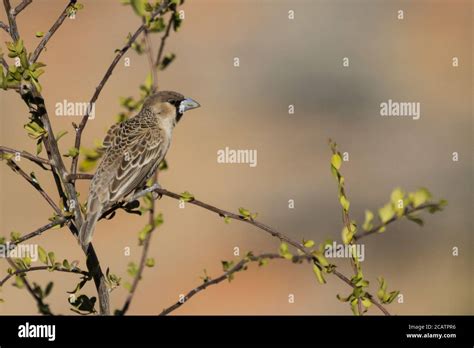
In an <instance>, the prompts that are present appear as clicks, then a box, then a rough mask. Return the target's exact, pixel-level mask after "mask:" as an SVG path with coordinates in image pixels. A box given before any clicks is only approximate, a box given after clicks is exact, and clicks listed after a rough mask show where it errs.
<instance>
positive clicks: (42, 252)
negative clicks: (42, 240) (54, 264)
mask: <svg viewBox="0 0 474 348" xmlns="http://www.w3.org/2000/svg"><path fill="white" fill-rule="evenodd" d="M38 257H39V259H40V261H41V262H42V263H44V264H45V265H47V264H48V254H47V253H46V251H45V250H44V249H43V248H42V247H40V246H38Z"/></svg>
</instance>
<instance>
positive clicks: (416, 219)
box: [406, 214, 424, 226]
mask: <svg viewBox="0 0 474 348" xmlns="http://www.w3.org/2000/svg"><path fill="white" fill-rule="evenodd" d="M406 217H407V219H408V220H410V221H412V222H414V223H416V224H417V225H418V226H423V224H424V221H423V219H422V218H420V217H418V216H415V215H413V214H409V215H407V216H406Z"/></svg>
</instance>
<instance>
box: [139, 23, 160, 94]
mask: <svg viewBox="0 0 474 348" xmlns="http://www.w3.org/2000/svg"><path fill="white" fill-rule="evenodd" d="M143 36H144V37H145V42H146V46H147V56H148V64H149V65H150V71H151V76H152V86H151V90H152V93H154V92H155V91H156V90H157V88H158V74H157V73H156V69H155V64H154V62H153V47H152V45H151V40H150V36H149V35H148V29H145V31H144V32H143Z"/></svg>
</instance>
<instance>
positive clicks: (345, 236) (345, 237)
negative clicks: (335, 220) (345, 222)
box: [341, 223, 357, 244]
mask: <svg viewBox="0 0 474 348" xmlns="http://www.w3.org/2000/svg"><path fill="white" fill-rule="evenodd" d="M356 232H357V228H356V225H355V224H354V223H351V224H350V230H349V229H348V228H347V226H344V227H343V228H342V233H341V237H342V242H343V243H344V244H349V243H350V242H351V241H352V238H353V237H354V235H355V234H356Z"/></svg>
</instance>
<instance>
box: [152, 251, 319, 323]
mask: <svg viewBox="0 0 474 348" xmlns="http://www.w3.org/2000/svg"><path fill="white" fill-rule="evenodd" d="M263 259H283V256H281V255H280V254H272V253H267V254H261V255H258V256H253V255H249V256H247V257H246V258H244V259H242V260H240V261H239V262H238V263H237V264H235V266H233V267H232V268H230V269H229V270H227V271H226V272H224V273H223V274H222V275H220V276H219V277H217V278H214V279H212V278H207V279H204V281H203V283H202V284H201V285H199V286H197V287H195V288H194V289H192V290H190V291H188V293H187V294H186V295H185V296H184V299H182V300H181V301H177V302H176V303H174V304H173V305H171V306H169V307H167V308H165V309H163V311H162V312H161V313H160V314H159V315H167V314H170V313H171V312H173V311H175V310H176V309H178V308H179V307H181V306H182V305H183V304H184V303H186V302H187V301H188V300H189V299H190V298H191V297H193V296H194V295H196V294H198V293H199V292H201V291H203V290H205V289H207V288H208V287H209V286H211V285H217V284H219V283H221V282H223V281H224V280H226V279H230V276H232V275H233V274H234V273H237V272H240V271H242V270H243V269H244V268H245V265H246V264H248V263H250V262H256V261H261V260H263ZM302 260H308V261H311V260H312V258H311V257H308V256H306V255H299V256H298V255H297V256H293V259H292V261H293V262H295V263H296V262H300V261H302Z"/></svg>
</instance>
